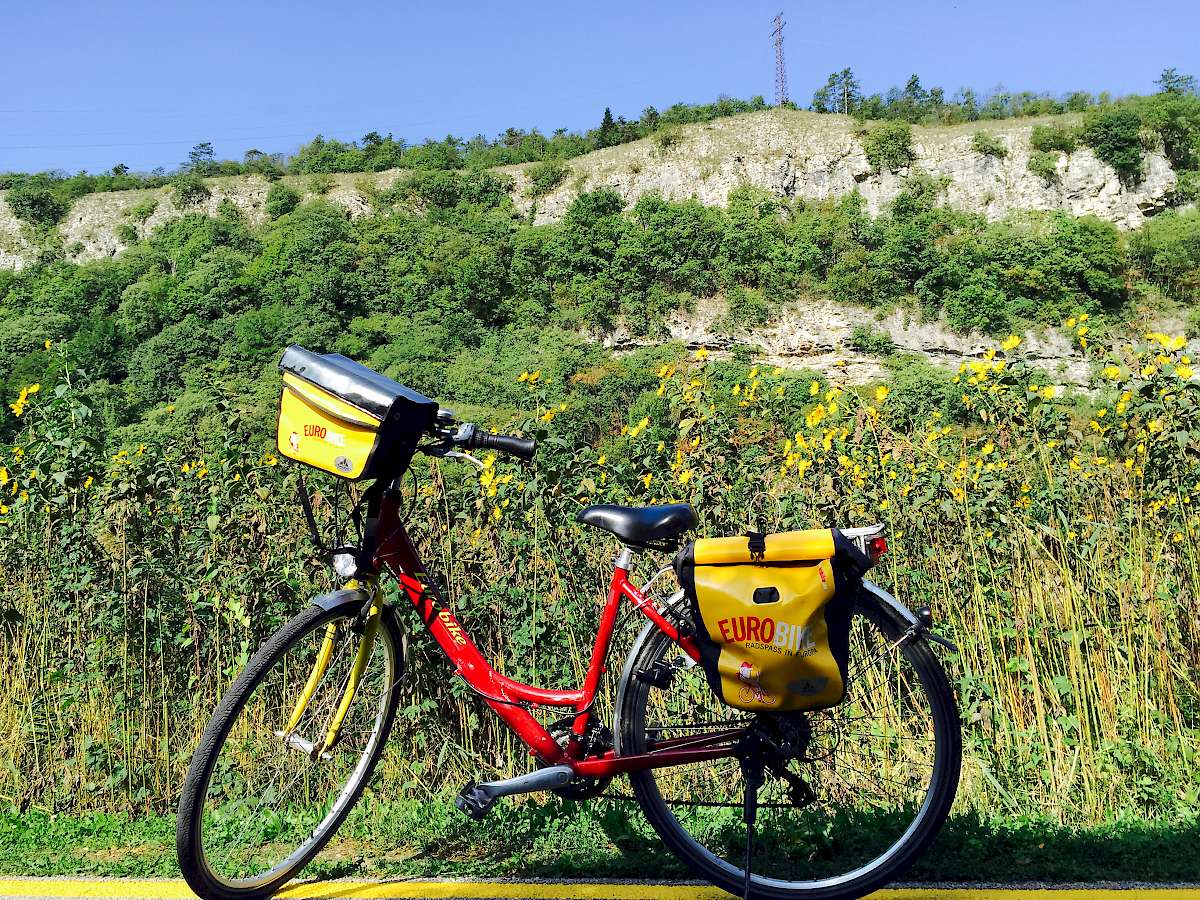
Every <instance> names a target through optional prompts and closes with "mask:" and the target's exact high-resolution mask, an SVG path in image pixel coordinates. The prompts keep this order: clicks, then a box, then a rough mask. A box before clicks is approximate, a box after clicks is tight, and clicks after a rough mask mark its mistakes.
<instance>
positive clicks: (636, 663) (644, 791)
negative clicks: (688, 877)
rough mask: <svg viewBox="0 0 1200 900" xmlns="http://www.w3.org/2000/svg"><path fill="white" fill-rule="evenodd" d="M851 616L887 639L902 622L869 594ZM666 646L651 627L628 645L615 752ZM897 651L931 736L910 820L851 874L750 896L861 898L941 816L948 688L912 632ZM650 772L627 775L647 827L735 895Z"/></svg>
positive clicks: (953, 747) (641, 745)
mask: <svg viewBox="0 0 1200 900" xmlns="http://www.w3.org/2000/svg"><path fill="white" fill-rule="evenodd" d="M856 614H862V615H864V616H866V617H867V618H869V619H871V620H872V621H873V622H874V623H875V624H876V625H877V626H878V627H880V628H881V629H882V630H883V631H884V634H885V635H886V636H888V637H889V638H890V639H892V640H894V639H896V638H898V637H899V636H900V635H901V634H902V633H903V630H904V629H905V627H906V625H905V623H903V622H901V621H900V620H899V618H898V617H897V616H896V615H895V614H894V613H893V612H891V611H890V610H888V609H886V608H885V607H884V606H883V604H881V603H880V602H879V601H878V600H877V599H876V598H874V597H873V596H870V595H866V594H864V595H862V596H861V597H860V599H859V601H858V606H857V609H856ZM674 647H675V645H674V643H673V642H672V641H671V640H670V639H669V638H667V636H666V635H665V634H663V633H662V632H660V631H658V630H657V629H647V630H646V631H645V632H644V639H643V640H641V641H640V642H639V646H636V647H635V648H634V650H633V651H632V652H633V655H632V656H631V660H630V663H629V665H628V666H627V668H626V676H625V678H624V679H623V680H622V683H621V686H620V689H619V691H618V698H617V722H616V728H615V731H616V747H617V752H618V754H619V755H628V754H632V753H639V752H644V750H645V739H644V729H645V724H646V723H645V713H646V699H647V695H648V693H649V691H650V690H651V684H650V683H649V682H648V681H644V680H639V679H638V678H637V677H636V676H637V673H638V672H641V671H646V670H648V669H650V668H651V667H652V666H654V665H655V664H656V663H658V662H659V660H661V659H663V658H664V657H665V656H666V655H667V654H668V653H669V652H670V651H671V650H672V648H674ZM903 650H904V651H905V653H906V656H907V657H908V660H909V662H910V663H911V664H912V666H913V668H914V669H915V670H916V671H917V674H918V676H919V678H920V681H921V684H922V686H923V688H924V690H925V693H926V695H927V696H928V699H929V703H930V706H931V711H932V714H933V722H934V729H935V736H936V745H935V754H936V760H937V763H936V767H935V779H936V781H935V782H934V781H931V784H930V787H929V790H928V794H927V797H926V801H925V803H924V804H923V806H922V807H921V809H920V811H919V813H918V819H917V820H916V821H914V823H913V824H912V825H910V826H909V827H908V829H907V830H906V832H905V833H904V835H903V837H902V838H901V840H900V841H899V842H898V843H896V844H894V845H892V846H891V847H890V848H888V849H887V850H886V851H885V852H884V854H883V855H881V856H880V857H879V858H877V859H876V860H874V861H873V862H871V863H868V864H866V865H865V866H863V867H861V868H860V869H859V870H855V871H856V872H857V873H858V874H855V872H851V873H847V875H845V876H840V877H838V878H835V879H828V880H825V881H822V880H813V881H804V882H792V883H790V885H789V886H787V887H784V886H783V885H781V884H771V883H766V882H764V881H763V880H762V879H760V878H759V876H755V878H754V880H753V882H752V887H751V893H750V896H751V897H755V898H760V900H801V898H802V900H852V898H857V897H862V896H865V895H866V894H869V893H871V892H872V891H874V890H877V889H878V888H879V887H881V886H883V885H885V884H887V883H889V882H891V881H894V880H895V879H896V878H897V877H899V876H900V875H902V874H903V873H904V872H905V871H906V870H907V869H908V868H909V867H910V866H911V865H912V864H913V863H914V862H915V861H916V859H917V858H918V857H919V856H920V855H921V854H922V853H923V852H924V851H925V850H926V849H927V848H928V846H929V844H930V843H932V841H933V840H934V838H935V837H937V834H938V832H939V830H940V829H941V827H942V825H943V823H944V822H945V820H946V818H947V816H948V815H949V812H950V808H951V806H952V805H953V802H954V797H955V794H956V792H957V788H958V778H959V773H960V768H961V759H962V732H961V725H960V722H959V716H958V711H957V706H956V703H955V700H954V692H953V689H952V687H951V685H950V682H949V680H948V678H947V677H946V674H945V671H944V669H943V668H942V666H941V664H940V662H939V661H938V659H937V657H936V656H935V655H934V654H933V652H932V649H931V648H930V646H929V644H928V642H926V641H925V640H923V639H921V638H919V637H918V638H914V639H911V640H909V641H908V642H907V643H906V644H905V645H904V647H903ZM654 772H655V770H653V769H649V770H645V771H641V772H631V773H630V776H629V778H630V783H631V785H632V788H633V793H634V796H635V798H636V800H637V802H638V804H639V806H640V807H641V809H642V811H643V813H644V815H645V816H646V819H647V820H648V821H649V823H650V825H651V827H653V829H654V831H655V832H656V833H657V834H658V835H659V837H660V838H661V839H662V840H663V842H664V843H665V844H666V845H667V847H668V848H669V849H670V850H671V851H672V852H673V853H674V854H675V855H676V856H677V857H678V858H679V859H680V860H681V861H682V862H683V863H684V864H685V865H687V866H688V868H689V869H690V870H691V871H693V872H694V873H696V874H697V875H698V876H700V877H702V878H704V879H705V880H707V881H709V882H711V883H712V884H714V885H716V886H718V887H720V888H722V889H724V890H727V891H729V892H730V893H733V894H736V895H738V896H741V895H742V892H743V887H744V872H743V869H741V868H738V867H735V866H732V865H731V864H729V863H727V862H725V861H724V860H722V859H720V857H719V856H717V855H716V854H714V853H712V852H711V851H709V850H708V849H707V848H705V847H703V846H702V845H700V844H699V842H698V841H696V840H695V839H694V838H693V837H692V835H691V834H690V833H689V832H688V831H687V830H686V829H685V828H684V826H683V825H681V824H680V823H679V821H678V820H677V819H676V817H675V815H674V814H673V813H672V811H671V809H670V808H669V806H668V805H667V802H666V801H665V800H664V799H663V798H662V795H661V793H660V792H659V790H658V788H657V785H656V781H655V774H654ZM885 857H886V858H885Z"/></svg>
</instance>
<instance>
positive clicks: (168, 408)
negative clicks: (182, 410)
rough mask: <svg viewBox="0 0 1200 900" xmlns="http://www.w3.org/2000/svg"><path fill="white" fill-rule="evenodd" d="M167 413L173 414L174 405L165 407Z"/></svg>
mask: <svg viewBox="0 0 1200 900" xmlns="http://www.w3.org/2000/svg"><path fill="white" fill-rule="evenodd" d="M167 412H169V413H173V412H175V404H174V403H171V404H168V405H167Z"/></svg>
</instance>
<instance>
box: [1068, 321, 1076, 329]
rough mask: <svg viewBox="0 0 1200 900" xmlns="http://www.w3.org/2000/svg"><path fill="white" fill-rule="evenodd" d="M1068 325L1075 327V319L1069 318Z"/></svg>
mask: <svg viewBox="0 0 1200 900" xmlns="http://www.w3.org/2000/svg"><path fill="white" fill-rule="evenodd" d="M1067 327H1068V328H1074V327H1075V320H1074V319H1067Z"/></svg>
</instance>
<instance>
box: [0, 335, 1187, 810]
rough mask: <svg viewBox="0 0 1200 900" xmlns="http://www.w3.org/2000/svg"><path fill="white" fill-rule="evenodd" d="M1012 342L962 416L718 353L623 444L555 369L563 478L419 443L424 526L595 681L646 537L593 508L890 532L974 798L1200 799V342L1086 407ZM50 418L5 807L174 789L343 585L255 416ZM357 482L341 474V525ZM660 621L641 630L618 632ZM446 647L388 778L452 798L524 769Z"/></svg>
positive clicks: (56, 806)
mask: <svg viewBox="0 0 1200 900" xmlns="http://www.w3.org/2000/svg"><path fill="white" fill-rule="evenodd" d="M1072 326H1073V329H1074V327H1075V326H1074V323H1072ZM1014 340H1015V339H1012V340H1010V342H1007V343H1006V347H1007V353H1005V352H1003V351H996V352H989V354H988V355H986V356H985V357H983V358H981V359H980V360H979V361H977V362H975V363H973V364H972V365H971V366H970V367H967V368H965V369H964V371H963V372H962V374H961V375H960V379H961V386H962V390H963V398H962V405H961V408H960V409H958V410H957V411H956V412H955V413H954V414H953V415H952V416H948V415H946V414H945V413H943V412H940V411H934V412H930V413H929V414H928V415H926V416H923V417H919V418H918V419H917V420H916V421H913V420H912V419H911V417H908V416H907V415H906V416H901V415H899V414H898V412H897V410H899V409H900V404H899V403H898V402H897V400H898V398H896V397H891V396H889V392H888V389H887V387H886V386H881V387H880V388H879V389H878V390H877V391H874V392H872V391H867V392H864V393H863V395H859V394H856V393H853V392H847V391H844V390H842V389H839V388H837V387H832V386H830V385H829V384H827V383H825V382H824V381H823V380H820V379H810V378H807V377H798V376H796V375H794V374H792V373H787V372H783V371H781V370H774V371H768V370H766V369H763V370H761V371H760V370H759V369H757V368H755V369H751V370H749V371H748V370H747V369H746V368H745V367H737V366H733V365H729V364H717V363H712V362H711V361H709V360H706V359H703V356H704V354H703V353H700V354H698V356H699V357H701V358H698V359H692V360H681V361H679V362H678V363H677V364H676V365H674V366H670V365H668V366H664V367H663V368H662V369H661V370H660V371H659V387H658V390H657V391H650V392H648V393H647V395H646V396H645V397H643V398H642V399H641V400H639V401H638V403H637V404H635V407H634V409H635V411H634V412H632V413H631V414H630V419H629V422H628V425H627V426H626V427H625V428H624V429H623V430H622V433H621V434H614V435H613V436H612V438H611V439H610V440H608V441H606V442H605V443H604V444H603V445H602V446H600V447H594V448H593V447H576V446H574V445H573V442H572V441H571V440H570V434H571V430H572V422H571V417H572V415H573V411H572V410H571V409H570V408H566V409H563V408H561V407H548V406H547V405H546V404H545V393H544V383H543V382H542V381H541V380H540V377H538V376H534V375H527V376H525V377H524V380H523V384H525V385H526V386H527V387H528V398H529V399H528V403H527V406H526V409H525V410H524V412H523V413H521V414H520V415H519V416H518V418H517V420H516V421H515V422H513V423H511V424H512V425H513V426H519V427H523V428H525V429H526V430H527V431H528V432H530V433H535V432H536V433H537V434H538V435H539V437H540V438H541V448H542V449H541V450H540V452H539V461H538V464H537V466H536V467H534V468H533V469H524V468H520V467H518V466H516V465H509V464H507V463H505V462H504V461H503V460H495V459H489V460H488V467H487V468H486V469H485V471H484V472H483V473H482V476H478V475H477V473H475V472H474V471H473V470H469V469H466V468H464V467H460V466H455V465H451V464H444V465H443V464H435V463H433V462H430V461H428V460H424V459H420V458H419V459H418V461H417V463H416V464H415V465H414V471H415V473H416V475H417V478H416V479H415V487H414V486H412V484H411V483H406V484H407V485H408V486H406V494H407V501H406V502H407V506H408V514H409V521H410V527H411V528H412V530H413V532H414V534H415V535H417V537H418V539H419V542H420V546H421V549H422V552H423V554H424V555H425V556H426V560H427V562H428V563H429V565H430V567H431V568H432V569H434V570H437V571H440V572H441V573H442V574H443V576H444V579H445V581H446V584H447V587H448V588H449V592H450V594H451V596H453V597H454V598H455V605H456V609H457V611H458V614H459V616H460V619H461V620H462V621H463V622H464V624H465V625H466V626H467V627H468V629H469V630H470V631H471V632H472V634H473V636H474V637H475V638H476V640H477V641H478V643H479V644H480V645H481V647H482V648H483V649H484V650H485V652H486V653H487V654H489V655H490V657H491V658H493V659H494V660H496V662H497V665H498V667H500V668H501V669H502V670H503V671H505V672H506V673H507V674H509V675H511V676H513V677H518V678H522V679H528V680H533V681H536V682H538V683H544V684H548V685H567V684H574V683H577V682H578V681H580V680H581V675H582V672H581V667H582V665H583V659H584V657H585V655H586V653H587V652H588V651H589V649H590V645H591V641H590V636H591V634H592V633H594V628H595V623H596V620H597V618H598V602H599V600H600V599H601V597H602V593H603V587H604V579H605V578H606V572H607V571H608V569H609V566H610V563H611V557H612V554H613V551H614V549H615V546H614V544H613V542H612V541H611V540H607V539H606V536H603V535H600V534H598V533H594V532H592V533H589V532H586V531H585V530H584V529H582V528H581V527H580V526H578V525H576V524H574V521H573V518H574V512H575V510H577V509H578V508H579V506H580V505H582V504H584V503H588V502H595V501H601V500H603V501H612V502H629V503H649V502H659V501H664V500H676V499H683V500H688V501H691V502H693V503H694V504H695V505H696V506H697V508H698V510H699V511H700V513H701V516H702V525H701V531H702V532H704V533H709V534H716V533H736V532H738V531H740V530H743V529H744V528H745V527H746V526H747V525H754V526H758V525H760V524H761V525H764V526H765V527H768V528H771V529H783V528H803V527H811V526H821V525H850V524H864V523H867V522H870V521H875V520H882V521H885V522H887V524H888V527H889V535H890V542H891V552H890V554H889V555H888V557H887V562H886V564H885V565H884V566H883V567H882V568H881V569H880V570H879V571H878V572H877V575H878V577H879V580H880V581H881V582H883V583H884V585H885V586H887V587H889V588H891V589H893V590H894V591H895V592H896V593H897V594H898V596H899V597H900V599H901V600H902V601H904V602H905V603H906V604H908V605H909V606H910V607H917V606H925V605H927V606H929V607H930V608H931V609H932V610H933V615H934V619H935V621H936V622H937V629H938V631H939V632H941V633H942V634H944V635H946V636H947V637H949V638H950V639H952V640H953V641H955V642H956V644H957V645H958V647H959V652H958V653H957V654H948V655H946V663H947V666H948V668H949V670H950V672H951V675H952V678H953V679H954V681H955V683H956V685H957V689H958V694H959V702H960V705H961V708H962V712H963V719H964V726H965V733H966V756H965V761H964V778H963V785H962V790H961V793H960V797H961V801H960V802H961V803H962V804H963V808H964V809H971V810H976V811H979V812H981V813H988V814H990V813H995V812H1002V813H1007V814H1011V815H1013V816H1025V815H1031V814H1037V815H1041V816H1045V817H1048V818H1051V819H1054V820H1057V821H1059V822H1062V823H1064V824H1072V823H1099V822H1107V821H1113V820H1116V819H1121V818H1126V817H1135V816H1136V817H1143V818H1153V819H1170V818H1175V817H1178V816H1184V815H1188V814H1191V813H1193V812H1194V809H1195V807H1196V804H1197V802H1198V800H1200V766H1197V764H1196V760H1197V756H1196V754H1197V750H1198V749H1200V731H1198V728H1200V699H1198V697H1197V672H1198V671H1200V606H1198V605H1197V596H1198V592H1197V586H1198V583H1200V566H1198V563H1197V552H1196V548H1195V542H1196V538H1197V531H1198V527H1197V526H1198V524H1200V518H1198V516H1197V512H1196V510H1194V509H1193V507H1194V506H1195V505H1196V503H1198V502H1200V493H1198V492H1200V470H1198V468H1197V462H1196V460H1197V449H1198V448H1200V415H1198V413H1197V403H1196V395H1197V387H1196V386H1195V385H1193V383H1192V382H1191V372H1190V361H1189V360H1188V359H1187V358H1186V357H1185V355H1184V354H1183V352H1182V350H1181V343H1180V342H1173V341H1172V340H1171V339H1170V338H1167V337H1166V336H1162V335H1157V336H1152V337H1151V339H1150V341H1149V343H1138V344H1137V345H1136V347H1125V348H1124V349H1122V350H1121V351H1120V352H1117V351H1115V350H1114V351H1106V350H1104V349H1102V348H1097V347H1092V348H1091V349H1090V350H1089V352H1091V353H1093V354H1094V355H1095V359H1096V366H1097V382H1096V384H1095V385H1094V388H1095V394H1094V402H1093V403H1092V404H1091V406H1090V407H1089V408H1088V409H1086V410H1084V409H1081V408H1080V407H1078V406H1072V405H1069V404H1067V403H1066V402H1064V400H1063V399H1062V398H1061V397H1060V396H1056V391H1055V390H1054V388H1052V387H1051V386H1049V385H1048V384H1047V383H1046V380H1045V377H1044V376H1043V375H1041V374H1040V373H1038V372H1036V371H1035V370H1034V369H1032V368H1030V367H1029V366H1027V365H1026V364H1025V363H1024V362H1022V360H1021V358H1020V351H1019V348H1017V346H1016V344H1014V343H1013V342H1012V341H1014ZM21 406H22V408H21V414H22V416H23V418H24V419H25V421H26V431H25V432H24V433H23V434H22V436H21V438H20V441H19V443H18V444H16V445H14V446H13V447H12V448H9V449H7V450H5V451H4V453H5V456H4V457H3V460H4V461H3V465H4V466H5V469H4V470H3V472H0V476H2V477H0V497H2V498H3V503H2V505H0V520H2V522H3V524H2V525H0V590H2V591H3V593H0V621H2V623H3V624H2V631H0V640H2V645H0V651H2V653H3V659H4V660H5V665H4V666H3V667H0V802H3V803H5V804H11V805H13V806H15V807H18V808H22V809H24V808H29V807H34V808H45V809H53V810H64V811H66V810H70V811H78V810H85V809H106V810H129V811H132V812H155V811H164V810H166V809H169V807H170V806H171V803H172V802H173V800H174V798H175V796H176V795H177V792H178V789H179V786H180V782H181V778H182V773H183V771H184V769H185V767H186V764H187V760H188V758H189V756H190V753H191V750H192V748H193V746H194V743H195V741H196V738H197V736H198V734H199V731H200V729H201V728H202V727H203V724H204V722H205V720H206V718H207V716H208V715H209V714H210V712H211V710H212V708H213V707H214V706H215V704H216V700H217V698H218V697H219V695H220V692H221V690H222V689H223V688H224V686H225V685H226V684H227V683H228V682H229V680H230V679H231V678H232V677H233V676H234V675H235V674H236V672H237V671H238V670H239V669H240V667H241V666H242V665H243V664H244V662H245V660H246V659H247V658H248V655H249V654H250V653H252V652H253V650H254V648H255V647H256V646H257V645H258V643H259V642H260V641H261V640H262V639H263V637H264V636H265V635H266V634H268V633H270V632H271V631H272V630H273V629H274V628H276V627H278V625H279V624H280V623H281V622H282V621H284V620H285V619H286V618H287V617H288V616H289V615H291V614H293V613H294V612H295V611H297V610H298V609H300V608H301V606H302V605H303V604H304V602H305V599H306V598H307V597H308V596H309V595H311V594H312V593H315V592H317V591H320V590H325V589H328V588H329V587H330V586H331V584H332V582H331V580H330V576H329V573H328V572H327V570H326V569H325V568H324V566H323V565H322V564H321V562H320V561H319V560H317V559H315V558H314V556H313V554H312V553H311V551H310V550H309V549H308V545H307V544H306V534H305V527H304V524H303V520H302V517H301V515H300V514H299V511H298V508H297V505H296V503H295V502H294V499H293V497H294V489H295V478H296V473H295V471H294V469H292V468H291V467H288V466H283V465H280V464H279V460H277V459H276V458H275V457H274V456H273V455H272V454H271V452H270V451H269V450H268V449H264V448H267V447H269V444H268V443H267V442H266V441H265V440H264V438H263V436H262V435H254V434H252V433H249V432H247V431H245V429H244V427H243V426H242V424H241V423H240V422H239V421H238V420H237V419H236V417H234V416H232V415H231V419H230V423H229V429H228V433H226V434H223V435H220V436H217V437H215V438H214V437H211V436H210V437H208V438H207V439H202V438H197V443H196V444H195V446H181V445H179V444H173V445H169V446H168V445H164V446H137V447H126V448H120V449H115V448H111V447H103V446H101V445H100V444H99V443H98V442H97V441H95V440H94V439H93V438H92V437H91V436H90V415H89V412H88V411H87V409H86V408H85V407H84V406H82V405H81V403H80V402H79V400H78V397H77V395H76V393H75V391H74V390H73V388H72V387H71V386H70V385H69V384H68V383H65V382H64V383H63V384H61V385H57V386H55V387H54V388H53V389H51V388H50V387H49V386H47V387H46V388H45V389H42V390H39V391H37V392H33V393H31V394H29V395H28V396H27V397H26V398H25V400H24V401H23V402H22V404H21ZM905 408H906V409H907V408H908V407H905ZM1100 410H1104V412H1100ZM950 418H953V419H954V420H955V421H953V422H950V421H948V419H950ZM500 424H503V423H500ZM439 466H440V467H439ZM336 496H337V494H336V491H335V490H334V488H333V486H331V485H328V484H326V485H324V487H323V491H322V493H321V496H320V497H319V502H318V512H319V514H320V515H321V517H322V520H323V521H329V520H330V516H331V514H332V510H333V508H334V500H335V498H336ZM642 566H643V569H644V570H645V571H644V573H643V574H648V573H649V572H651V571H653V568H654V563H653V562H652V561H650V560H646V561H644V562H643V564H642ZM637 624H638V623H637V622H635V621H634V620H633V619H632V618H630V619H627V620H626V621H625V624H624V625H623V627H622V630H621V632H620V634H619V637H618V640H617V648H618V650H619V649H620V648H622V647H624V646H627V645H628V641H629V640H630V638H631V636H632V633H633V629H634V628H635V627H636V625H637ZM410 625H411V630H412V631H413V632H419V631H420V626H419V625H418V624H417V623H416V622H415V621H413V620H410ZM434 649H435V648H432V644H431V642H428V641H424V640H423V639H422V637H421V636H420V635H419V634H415V635H414V637H413V640H412V641H411V646H410V654H409V656H410V658H409V665H410V672H409V678H408V687H407V688H406V693H405V705H404V707H403V708H402V710H401V714H400V719H399V721H398V726H397V732H396V737H395V738H394V740H393V747H392V748H391V750H390V751H389V755H388V756H387V758H386V759H385V762H384V764H383V766H382V767H381V770H380V771H381V775H380V786H381V790H384V791H391V792H395V793H399V794H404V795H408V796H413V797H417V798H421V797H428V796H434V795H437V794H439V793H441V792H442V791H443V790H444V789H445V788H446V787H447V786H450V787H456V786H458V784H459V783H461V782H465V781H466V780H468V779H470V778H476V777H479V776H480V775H481V774H491V773H510V772H515V771H521V770H523V769H525V768H527V766H528V757H527V752H526V751H525V750H524V748H523V747H522V746H521V745H519V743H518V742H516V741H515V740H514V739H513V738H512V736H511V735H509V734H508V733H507V732H506V731H505V730H504V729H503V728H502V727H501V726H500V725H499V724H498V722H497V721H496V720H495V719H494V717H491V716H490V715H488V714H487V713H486V710H485V709H484V708H483V707H482V705H481V704H480V703H479V702H478V701H477V700H475V699H473V698H472V697H471V696H470V695H469V693H468V692H467V691H466V689H465V687H464V685H462V684H461V683H460V682H457V681H456V680H454V679H452V678H451V677H450V669H449V668H448V667H447V666H446V665H445V664H444V663H443V662H442V661H441V660H440V659H439V658H438V657H437V655H436V653H435V652H433V650H434ZM618 663H619V660H614V661H613V663H612V664H611V665H610V673H613V675H615V673H616V672H619V665H618ZM613 675H610V678H612V677H613ZM610 686H611V681H610ZM600 712H601V715H611V705H608V704H607V701H606V705H605V706H604V707H602V709H601V710H600Z"/></svg>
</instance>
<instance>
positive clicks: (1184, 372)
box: [1175, 366, 1192, 378]
mask: <svg viewBox="0 0 1200 900" xmlns="http://www.w3.org/2000/svg"><path fill="white" fill-rule="evenodd" d="M1175 374H1176V375H1178V376H1179V377H1180V378H1191V377H1192V367H1191V366H1176V367H1175Z"/></svg>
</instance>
